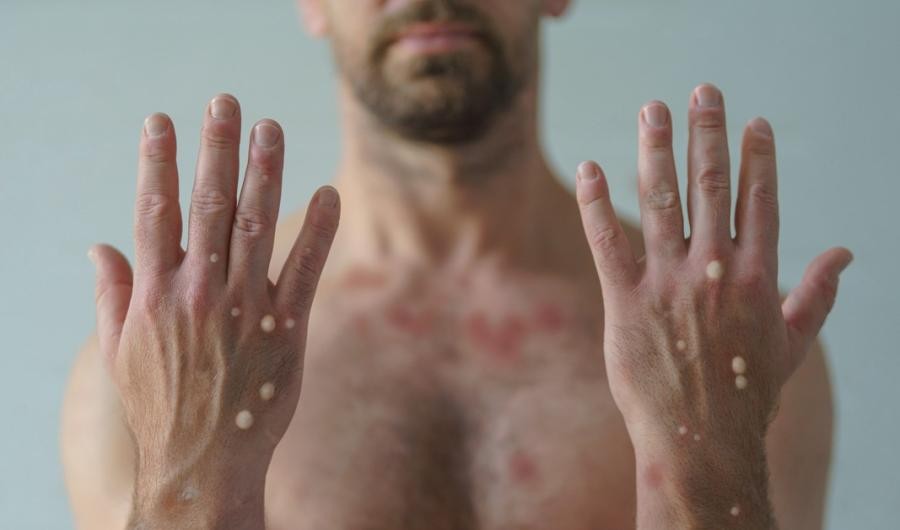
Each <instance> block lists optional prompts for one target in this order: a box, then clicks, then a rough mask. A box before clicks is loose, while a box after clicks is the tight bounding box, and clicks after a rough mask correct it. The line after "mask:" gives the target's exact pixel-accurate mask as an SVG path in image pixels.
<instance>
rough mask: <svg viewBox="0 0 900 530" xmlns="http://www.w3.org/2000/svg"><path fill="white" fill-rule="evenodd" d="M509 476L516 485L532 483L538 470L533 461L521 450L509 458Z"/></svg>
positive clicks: (536, 476)
mask: <svg viewBox="0 0 900 530" xmlns="http://www.w3.org/2000/svg"><path fill="white" fill-rule="evenodd" d="M507 465H508V467H509V476H510V477H511V478H512V480H513V482H514V483H516V484H528V483H533V482H535V481H536V480H537V479H538V469H537V466H536V465H535V463H534V460H533V459H532V458H531V457H530V456H528V455H527V454H526V453H525V452H524V451H522V450H521V449H517V450H515V451H513V453H512V454H511V455H510V456H509V462H508V463H507Z"/></svg>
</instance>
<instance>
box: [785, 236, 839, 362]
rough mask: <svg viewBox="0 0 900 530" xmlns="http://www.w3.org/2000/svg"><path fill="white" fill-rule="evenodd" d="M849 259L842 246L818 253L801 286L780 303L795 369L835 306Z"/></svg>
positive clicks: (807, 269) (804, 275)
mask: <svg viewBox="0 0 900 530" xmlns="http://www.w3.org/2000/svg"><path fill="white" fill-rule="evenodd" d="M852 260H853V254H852V253H851V252H850V251H849V250H847V249H846V248H843V247H836V248H832V249H829V250H827V251H826V252H824V253H822V254H820V255H819V256H818V257H817V258H816V259H814V260H813V261H812V263H810V264H809V266H808V267H807V268H806V272H805V273H804V274H803V279H802V280H801V281H800V285H798V286H797V287H796V288H794V289H793V290H792V291H791V292H790V294H788V297H787V298H786V299H785V301H784V303H782V304H781V312H782V314H783V315H784V321H785V324H787V329H788V338H789V340H790V342H791V352H792V354H793V355H794V356H795V361H796V362H795V363H794V366H796V364H797V363H798V362H799V360H800V359H802V357H803V355H805V354H806V351H807V350H808V349H809V346H810V345H811V344H812V342H813V340H815V338H816V335H818V334H819V330H820V329H822V325H823V324H824V323H825V318H826V317H827V316H828V313H830V312H831V308H832V307H833V306H834V301H835V297H836V296H837V288H838V277H839V275H840V273H841V272H842V271H843V270H844V269H845V268H846V267H847V265H849V264H850V262H851V261H852Z"/></svg>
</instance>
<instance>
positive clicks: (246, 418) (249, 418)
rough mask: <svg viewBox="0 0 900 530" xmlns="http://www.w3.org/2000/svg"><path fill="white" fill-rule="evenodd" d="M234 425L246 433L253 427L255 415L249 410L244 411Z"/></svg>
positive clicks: (236, 417)
mask: <svg viewBox="0 0 900 530" xmlns="http://www.w3.org/2000/svg"><path fill="white" fill-rule="evenodd" d="M234 423H235V425H237V426H238V429H241V430H243V431H246V430H247V429H249V428H250V427H252V426H253V414H252V413H251V412H250V411H249V410H242V411H240V412H238V413H237V416H235V418H234Z"/></svg>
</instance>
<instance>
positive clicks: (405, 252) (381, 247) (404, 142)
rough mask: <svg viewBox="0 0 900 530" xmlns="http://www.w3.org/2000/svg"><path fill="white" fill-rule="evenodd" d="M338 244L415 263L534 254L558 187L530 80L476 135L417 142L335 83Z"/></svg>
mask: <svg viewBox="0 0 900 530" xmlns="http://www.w3.org/2000/svg"><path fill="white" fill-rule="evenodd" d="M341 99H342V111H343V124H342V125H343V130H344V138H343V145H344V152H343V155H342V158H341V163H340V165H339V169H338V174H337V178H336V180H335V186H336V187H337V188H338V190H339V191H340V193H341V202H342V208H341V211H342V219H341V232H343V234H342V239H344V241H345V243H346V244H345V245H342V247H343V249H344V251H345V252H346V253H348V254H350V255H352V256H353V258H354V259H362V260H366V261H369V260H373V261H374V260H378V261H384V260H385V258H389V259H399V260H402V261H403V262H412V263H413V264H419V265H423V266H434V265H436V264H439V263H440V264H456V265H460V266H466V265H467V264H468V263H471V262H474V261H480V260H485V259H488V260H492V261H501V262H513V261H514V262H517V263H522V262H525V261H529V260H530V259H534V258H535V255H536V254H537V253H539V252H540V249H538V248H535V245H536V244H537V241H538V240H539V239H540V238H538V237H536V236H538V235H539V233H540V231H539V229H540V228H541V225H542V224H546V223H547V221H548V219H550V217H548V212H549V211H550V205H551V204H553V203H554V202H558V201H557V199H558V198H560V197H561V196H562V195H564V194H565V193H566V192H565V191H564V188H563V187H562V185H561V184H560V183H559V182H558V181H557V180H556V178H555V177H554V175H553V174H552V172H551V171H550V169H549V167H548V165H547V163H546V160H545V158H544V156H543V152H542V149H541V146H540V142H539V139H538V132H537V131H538V124H537V97H536V90H535V89H534V88H533V87H532V88H530V89H526V90H523V92H522V93H521V94H520V96H519V98H518V99H517V101H516V102H515V103H514V104H513V105H512V107H511V108H510V109H509V110H508V111H507V112H505V113H504V114H503V115H501V116H498V117H497V119H496V120H495V122H494V123H493V124H492V126H491V128H490V130H488V131H487V132H486V133H485V134H484V135H483V136H482V138H480V139H479V140H477V141H475V142H471V143H468V144H464V145H438V144H432V143H425V142H416V141H413V140H410V139H407V138H403V137H400V136H398V135H397V134H396V133H394V132H393V131H390V130H387V129H385V128H384V127H383V126H382V125H381V124H380V123H376V121H375V120H374V118H373V117H372V116H371V115H370V114H369V113H368V112H367V111H366V110H365V109H364V108H362V107H361V106H360V105H359V104H358V103H357V101H356V100H355V98H353V96H352V95H351V94H350V91H349V89H348V88H346V87H343V89H342V94H341Z"/></svg>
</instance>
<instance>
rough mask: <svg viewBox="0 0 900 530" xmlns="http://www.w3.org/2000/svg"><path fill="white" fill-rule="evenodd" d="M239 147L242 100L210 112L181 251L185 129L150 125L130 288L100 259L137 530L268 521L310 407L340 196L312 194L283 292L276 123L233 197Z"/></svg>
mask: <svg viewBox="0 0 900 530" xmlns="http://www.w3.org/2000/svg"><path fill="white" fill-rule="evenodd" d="M240 133H241V115H240V107H239V105H238V102H237V100H236V99H235V98H234V97H232V96H229V95H219V96H216V97H215V98H214V99H213V100H212V101H211V102H210V104H209V106H208V108H207V112H206V116H205V119H204V125H203V132H202V139H201V147H200V153H199V157H198V161H197V169H196V176H195V180H194V188H193V192H192V196H191V207H190V216H189V221H188V228H189V230H188V245H187V249H186V250H185V249H182V248H181V244H180V241H181V231H182V217H181V216H182V214H181V209H180V206H179V201H178V180H179V179H178V170H177V167H176V163H175V152H176V148H175V129H174V126H173V124H172V122H171V120H170V119H169V118H168V117H167V116H165V115H163V114H154V115H152V116H150V117H148V118H147V120H146V122H145V126H144V130H143V133H142V136H141V142H140V157H139V167H138V185H137V197H136V202H135V230H134V233H135V254H136V257H135V270H134V273H133V274H132V271H131V269H130V267H129V266H128V263H127V261H126V260H125V258H124V257H123V256H122V254H121V253H119V252H118V251H116V250H115V249H113V248H112V247H109V246H106V245H96V246H95V247H93V248H92V249H91V251H90V254H91V257H92V259H93V260H94V262H95V264H96V267H97V288H96V302H97V326H98V335H99V340H100V348H101V351H102V354H103V357H104V359H105V360H106V361H107V366H108V368H109V370H110V373H111V376H112V379H113V380H114V382H115V384H116V386H117V387H118V389H119V393H120V397H121V400H122V404H123V407H124V410H125V415H126V421H127V423H128V425H129V427H130V429H131V431H132V434H133V438H134V442H135V445H136V447H137V452H138V455H137V457H138V470H137V478H136V484H135V506H134V511H135V514H134V516H133V519H135V518H139V519H141V520H142V521H144V522H148V521H157V522H158V523H160V522H161V521H160V519H158V518H157V517H170V516H172V517H174V516H175V515H177V514H178V513H182V512H184V513H185V514H187V513H189V512H191V509H190V507H191V506H192V505H193V506H204V510H205V511H206V512H208V513H207V515H208V516H210V517H214V518H221V517H226V516H225V515H224V514H225V512H229V513H230V512H238V511H240V512H241V514H242V515H241V517H245V516H247V515H248V514H249V516H250V517H251V518H255V517H256V516H257V515H259V516H261V513H259V514H255V513H254V512H256V511H261V502H262V493H263V485H264V480H265V473H266V470H267V468H268V463H269V460H270V458H271V455H272V452H273V451H274V448H275V445H276V444H277V443H278V441H279V440H280V439H281V437H282V436H283V435H284V433H285V431H286V429H287V427H288V424H289V423H290V421H291V418H292V416H293V413H294V410H295V408H296V405H297V400H298V397H299V395H300V383H301V373H302V364H303V353H304V349H305V344H306V334H307V323H308V315H309V311H310V306H311V304H312V301H313V296H314V293H315V290H316V286H317V283H318V279H319V275H320V273H321V271H322V268H323V266H324V263H325V259H326V258H327V255H328V252H329V249H330V247H331V243H332V240H333V238H334V235H335V232H336V230H337V226H338V219H339V210H340V207H339V200H338V195H337V192H336V190H335V189H334V188H332V187H330V186H324V187H322V188H320V189H319V190H318V191H317V192H316V194H315V195H314V197H313V198H312V200H311V201H310V205H309V208H308V210H307V214H306V219H305V221H304V224H303V228H302V229H301V231H300V234H299V235H298V237H297V240H296V242H295V244H294V247H293V249H292V250H291V253H290V255H289V257H288V259H287V261H286V263H285V265H284V267H283V269H282V272H281V275H280V277H279V278H278V282H277V284H274V285H273V284H272V282H271V281H269V279H268V276H267V274H268V269H269V262H270V260H271V258H272V247H273V242H274V236H275V224H276V221H277V218H278V206H279V201H280V197H281V182H282V167H283V161H284V138H283V133H282V130H281V127H280V126H279V125H278V124H277V123H276V122H274V121H271V120H263V121H260V122H259V123H257V124H256V125H255V126H254V127H253V130H252V133H251V143H250V149H249V159H248V164H247V168H246V171H245V176H244V181H243V186H242V189H241V190H240V195H239V196H238V189H237V183H238V172H239V168H238V159H239V155H238V149H239V143H240ZM185 510H187V511H185ZM161 513H162V514H163V515H160V514H161ZM191 513H193V512H191ZM193 515H194V516H196V513H194V514H193ZM234 516H235V515H234V514H232V516H230V517H232V521H234V520H235V519H234V518H233V517H234ZM254 520H255V519H254ZM259 520H261V519H259ZM170 522H171V521H170Z"/></svg>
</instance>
